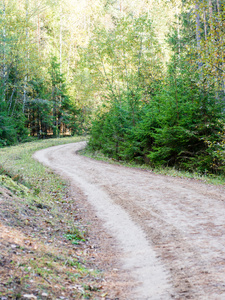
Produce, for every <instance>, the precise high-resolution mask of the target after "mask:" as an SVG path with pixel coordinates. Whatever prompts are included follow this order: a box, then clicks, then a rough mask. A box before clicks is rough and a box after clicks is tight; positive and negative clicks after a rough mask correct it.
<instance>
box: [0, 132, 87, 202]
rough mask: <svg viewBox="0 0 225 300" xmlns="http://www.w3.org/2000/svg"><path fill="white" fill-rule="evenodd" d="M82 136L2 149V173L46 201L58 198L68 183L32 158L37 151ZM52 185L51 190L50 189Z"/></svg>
mask: <svg viewBox="0 0 225 300" xmlns="http://www.w3.org/2000/svg"><path fill="white" fill-rule="evenodd" d="M82 140H84V138H82V137H72V138H60V139H59V138H58V139H50V140H38V141H35V142H30V143H25V144H20V145H17V146H12V147H7V148H1V149H0V174H6V175H9V176H10V177H11V178H12V179H13V180H14V181H15V180H16V181H18V182H19V183H22V184H24V185H25V186H27V187H28V188H30V189H32V190H33V193H34V195H36V196H38V197H40V198H42V199H45V202H46V203H47V202H51V201H52V200H57V199H58V198H60V196H62V193H63V192H64V189H65V187H66V183H65V182H64V181H63V180H62V179H60V178H59V177H58V176H55V174H54V173H53V172H52V171H51V170H49V169H47V168H46V167H44V166H43V165H42V164H40V163H39V162H37V161H35V160H34V159H33V158H32V155H33V153H34V152H35V151H38V150H41V149H43V148H48V147H51V146H57V145H62V144H66V143H73V142H79V141H82ZM49 187H51V191H49Z"/></svg>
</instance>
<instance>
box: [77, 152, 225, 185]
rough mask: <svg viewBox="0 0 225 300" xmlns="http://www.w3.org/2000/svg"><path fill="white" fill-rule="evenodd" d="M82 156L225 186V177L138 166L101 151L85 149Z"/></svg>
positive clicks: (168, 168) (144, 165) (167, 168)
mask: <svg viewBox="0 0 225 300" xmlns="http://www.w3.org/2000/svg"><path fill="white" fill-rule="evenodd" d="M80 154H82V155H84V156H86V157H89V158H93V159H95V160H99V161H105V162H108V163H110V164H115V165H123V166H126V167H130V168H137V169H142V170H148V171H151V172H153V173H155V174H161V175H167V176H171V177H180V178H190V179H195V180H200V181H202V182H204V183H207V184H213V185H224V184H225V175H215V174H204V175H203V174H200V173H197V172H187V171H183V170H177V169H175V168H172V167H161V168H152V167H151V166H149V165H147V164H138V163H136V162H127V161H121V160H120V161H117V160H115V159H112V158H110V157H108V156H106V155H104V154H103V153H102V152H101V151H95V152H92V151H90V150H88V149H84V150H81V151H80Z"/></svg>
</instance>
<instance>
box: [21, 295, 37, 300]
mask: <svg viewBox="0 0 225 300" xmlns="http://www.w3.org/2000/svg"><path fill="white" fill-rule="evenodd" d="M23 297H24V298H26V299H32V300H37V297H36V296H34V295H29V294H25V295H23Z"/></svg>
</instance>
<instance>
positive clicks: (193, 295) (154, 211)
mask: <svg viewBox="0 0 225 300" xmlns="http://www.w3.org/2000/svg"><path fill="white" fill-rule="evenodd" d="M84 146H85V143H84V142H81V143H76V144H69V145H64V146H56V147H52V148H49V149H45V150H41V151H39V152H37V153H36V154H35V158H36V159H38V160H39V161H41V162H42V163H44V164H45V165H47V166H49V167H51V168H52V169H54V170H56V171H57V172H59V173H60V174H61V175H63V176H65V177H67V178H69V179H70V180H71V182H73V183H75V184H76V185H77V186H78V187H79V188H80V189H81V190H82V191H83V193H85V194H86V196H87V199H88V200H89V202H90V203H91V205H92V206H93V208H94V210H95V211H96V215H97V216H98V218H100V219H101V220H103V221H104V224H105V228H107V231H108V232H110V234H112V236H114V237H115V238H116V240H117V243H118V247H120V248H122V250H123V256H122V257H121V267H123V268H125V269H127V271H128V272H130V274H131V276H133V277H134V278H135V280H136V281H137V282H139V284H138V286H137V287H136V288H135V290H134V296H133V299H134V300H147V299H149V300H150V299H152V300H158V299H161V300H167V299H210V300H216V299H225V194H224V188H223V187H214V186H210V185H205V184H203V183H200V182H197V181H195V180H188V179H180V178H171V177H166V176H161V175H155V174H153V173H151V172H148V171H143V170H138V169H131V168H126V167H122V166H116V165H110V164H107V163H104V162H99V161H94V160H92V159H89V158H85V157H82V156H80V155H77V154H76V152H77V151H78V150H79V149H81V148H83V147H84ZM127 300H130V298H129V299H127Z"/></svg>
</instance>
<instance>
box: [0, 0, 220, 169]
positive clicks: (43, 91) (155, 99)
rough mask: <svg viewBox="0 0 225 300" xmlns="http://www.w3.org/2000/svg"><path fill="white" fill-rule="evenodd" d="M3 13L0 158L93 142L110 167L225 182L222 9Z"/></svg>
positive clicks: (195, 5) (41, 8)
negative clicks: (23, 147) (116, 163)
mask: <svg viewBox="0 0 225 300" xmlns="http://www.w3.org/2000/svg"><path fill="white" fill-rule="evenodd" d="M0 5H1V7H0V24H1V25H0V26H1V27H0V41H1V42H0V147H5V146H10V145H14V144H16V143H18V142H26V141H30V140H32V139H34V138H35V139H36V138H39V139H40V138H50V137H60V136H68V135H83V134H89V135H90V139H89V143H88V148H89V149H90V150H91V151H101V152H102V153H104V154H105V155H108V156H110V157H112V158H113V159H116V160H125V161H132V162H138V163H146V164H148V165H150V166H151V167H153V168H154V167H157V166H174V167H176V168H178V169H183V170H188V171H197V172H200V173H204V174H212V173H214V174H224V172H225V107H224V104H225V53H224V51H225V34H224V33H225V2H224V0H201V1H200V0H174V1H168V0H130V1H129V0H64V1H63V0H21V1H16V0H2V1H1V3H0Z"/></svg>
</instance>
